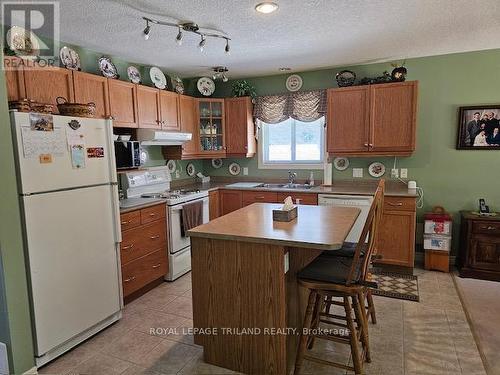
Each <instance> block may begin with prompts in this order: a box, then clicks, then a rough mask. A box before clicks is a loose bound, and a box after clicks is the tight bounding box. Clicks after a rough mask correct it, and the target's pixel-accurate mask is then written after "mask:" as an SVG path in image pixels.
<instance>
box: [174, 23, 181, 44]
mask: <svg viewBox="0 0 500 375" xmlns="http://www.w3.org/2000/svg"><path fill="white" fill-rule="evenodd" d="M175 42H176V43H177V45H178V46H180V45H182V29H181V28H180V27H179V33H178V34H177V36H176V37H175Z"/></svg>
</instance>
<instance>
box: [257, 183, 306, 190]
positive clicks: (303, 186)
mask: <svg viewBox="0 0 500 375" xmlns="http://www.w3.org/2000/svg"><path fill="white" fill-rule="evenodd" d="M256 187H263V188H267V189H312V188H313V187H314V186H312V185H307V184H292V183H288V184H260V185H258V186H256Z"/></svg>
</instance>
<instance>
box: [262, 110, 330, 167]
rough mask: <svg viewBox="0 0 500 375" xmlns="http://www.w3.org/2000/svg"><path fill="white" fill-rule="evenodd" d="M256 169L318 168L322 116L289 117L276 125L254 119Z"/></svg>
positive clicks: (322, 139)
mask: <svg viewBox="0 0 500 375" xmlns="http://www.w3.org/2000/svg"><path fill="white" fill-rule="evenodd" d="M258 125H259V138H260V139H259V168H261V169H281V168H285V169H286V168H294V169H322V168H323V161H324V158H325V126H324V125H325V117H324V116H323V117H320V118H319V119H318V120H316V121H312V122H302V121H299V120H294V119H292V118H289V119H287V120H285V121H282V122H280V123H277V124H268V123H265V122H263V121H260V120H258Z"/></svg>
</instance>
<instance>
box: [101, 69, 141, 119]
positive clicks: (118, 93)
mask: <svg viewBox="0 0 500 375" xmlns="http://www.w3.org/2000/svg"><path fill="white" fill-rule="evenodd" d="M108 90H109V109H110V113H111V116H112V117H113V126H114V127H124V128H137V127H138V126H139V120H138V116H137V88H136V85H134V84H133V83H128V82H124V81H119V80H117V79H108Z"/></svg>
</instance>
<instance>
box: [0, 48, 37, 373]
mask: <svg viewBox="0 0 500 375" xmlns="http://www.w3.org/2000/svg"><path fill="white" fill-rule="evenodd" d="M2 58H3V55H2ZM9 124H10V120H9V112H8V106H7V89H6V87H5V75H4V74H0V176H1V179H2V183H1V184H0V197H1V199H0V252H1V267H2V269H1V270H0V277H1V278H2V280H0V289H1V290H0V293H1V294H2V295H3V296H2V298H0V303H1V305H0V320H1V322H0V341H1V342H4V343H5V344H6V345H7V347H8V352H9V364H10V367H11V370H10V371H11V372H12V373H15V374H21V373H23V372H24V371H26V370H28V369H30V368H32V367H33V366H34V357H33V339H32V334H31V320H30V312H29V299H28V288H27V279H26V268H25V263H24V252H23V240H22V227H21V217H20V211H19V195H18V191H17V182H16V173H15V167H14V154H13V148H12V134H11V130H10V125H9Z"/></svg>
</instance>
